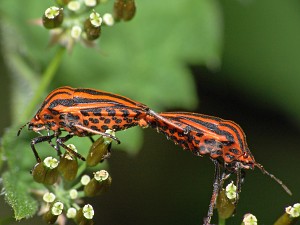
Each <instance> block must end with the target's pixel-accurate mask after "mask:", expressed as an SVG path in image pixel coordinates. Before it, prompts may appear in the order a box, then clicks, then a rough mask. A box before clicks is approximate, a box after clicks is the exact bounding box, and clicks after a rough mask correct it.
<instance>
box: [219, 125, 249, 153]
mask: <svg viewBox="0 0 300 225" xmlns="http://www.w3.org/2000/svg"><path fill="white" fill-rule="evenodd" d="M220 126H224V127H228V128H229V129H231V130H232V131H233V132H234V133H235V135H236V136H237V139H238V140H239V145H240V148H241V149H242V150H244V142H243V140H242V138H241V136H240V134H239V132H238V130H237V129H236V128H235V127H234V126H232V125H230V124H228V123H220ZM244 141H245V140H244Z"/></svg>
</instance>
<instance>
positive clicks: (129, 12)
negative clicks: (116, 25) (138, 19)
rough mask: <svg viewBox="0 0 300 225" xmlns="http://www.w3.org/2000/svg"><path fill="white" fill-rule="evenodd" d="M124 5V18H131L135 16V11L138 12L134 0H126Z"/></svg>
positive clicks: (126, 19) (127, 19)
mask: <svg viewBox="0 0 300 225" xmlns="http://www.w3.org/2000/svg"><path fill="white" fill-rule="evenodd" d="M123 7H124V8H123V20H124V21H129V20H131V19H132V18H133V17H134V15H135V12H136V7H135V3H134V0H127V1H125V3H124V6H123Z"/></svg>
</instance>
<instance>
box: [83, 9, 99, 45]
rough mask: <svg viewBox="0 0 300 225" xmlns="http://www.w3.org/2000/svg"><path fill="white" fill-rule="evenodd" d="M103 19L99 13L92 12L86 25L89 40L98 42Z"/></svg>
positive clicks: (85, 29)
mask: <svg viewBox="0 0 300 225" xmlns="http://www.w3.org/2000/svg"><path fill="white" fill-rule="evenodd" d="M101 23H102V18H101V17H100V14H99V13H96V12H92V13H91V14H90V18H89V19H87V20H86V21H85V23H84V31H85V33H86V37H87V39H88V40H90V41H92V40H96V39H97V38H99V37H100V35H101Z"/></svg>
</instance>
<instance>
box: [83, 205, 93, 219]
mask: <svg viewBox="0 0 300 225" xmlns="http://www.w3.org/2000/svg"><path fill="white" fill-rule="evenodd" d="M82 213H83V216H84V217H85V218H87V219H89V220H91V219H93V217H94V209H93V206H91V205H90V204H87V205H85V206H83V208H82Z"/></svg>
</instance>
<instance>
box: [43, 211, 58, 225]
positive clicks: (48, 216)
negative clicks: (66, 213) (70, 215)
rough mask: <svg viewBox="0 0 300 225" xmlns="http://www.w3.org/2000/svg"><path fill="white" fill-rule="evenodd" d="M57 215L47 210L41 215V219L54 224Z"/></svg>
mask: <svg viewBox="0 0 300 225" xmlns="http://www.w3.org/2000/svg"><path fill="white" fill-rule="evenodd" d="M57 217H58V216H57V215H53V214H52V212H51V210H49V211H47V212H46V213H45V214H44V215H43V220H44V221H45V222H46V223H48V224H54V223H55V222H56V220H57Z"/></svg>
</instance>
